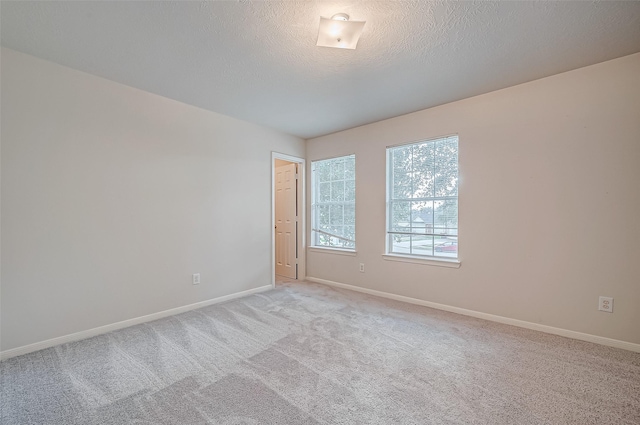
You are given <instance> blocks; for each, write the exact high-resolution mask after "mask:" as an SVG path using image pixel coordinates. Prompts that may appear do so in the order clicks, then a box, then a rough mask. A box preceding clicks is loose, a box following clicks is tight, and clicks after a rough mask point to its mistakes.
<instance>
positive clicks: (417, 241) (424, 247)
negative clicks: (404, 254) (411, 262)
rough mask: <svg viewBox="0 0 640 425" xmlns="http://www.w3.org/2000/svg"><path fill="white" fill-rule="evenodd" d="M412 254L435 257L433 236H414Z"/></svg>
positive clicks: (412, 238) (412, 237)
mask: <svg viewBox="0 0 640 425" xmlns="http://www.w3.org/2000/svg"><path fill="white" fill-rule="evenodd" d="M411 254H413V255H433V236H424V235H412V236H411Z"/></svg>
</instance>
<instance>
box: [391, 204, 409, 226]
mask: <svg viewBox="0 0 640 425" xmlns="http://www.w3.org/2000/svg"><path fill="white" fill-rule="evenodd" d="M410 220H411V202H410V201H395V202H393V204H392V207H391V223H390V224H391V229H390V230H392V231H394V232H409V231H410V225H411V223H410Z"/></svg>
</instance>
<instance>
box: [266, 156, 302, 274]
mask: <svg viewBox="0 0 640 425" xmlns="http://www.w3.org/2000/svg"><path fill="white" fill-rule="evenodd" d="M271 168H272V173H271V175H272V188H271V191H272V197H271V200H272V208H271V209H272V257H271V258H272V285H273V286H275V282H276V279H278V280H292V279H293V280H297V279H301V278H302V277H303V276H304V251H303V248H304V243H303V241H304V217H305V215H304V196H303V194H304V159H302V158H297V157H292V156H290V155H285V154H280V153H277V152H273V153H272V158H271Z"/></svg>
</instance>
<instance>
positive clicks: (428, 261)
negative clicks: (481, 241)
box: [382, 133, 462, 269]
mask: <svg viewBox="0 0 640 425" xmlns="http://www.w3.org/2000/svg"><path fill="white" fill-rule="evenodd" d="M454 136H455V137H457V138H458V142H459V137H460V136H459V135H458V133H452V134H447V135H444V136H438V137H433V138H429V139H421V140H414V141H412V142H403V143H398V144H396V145H389V146H387V147H386V149H385V151H386V155H385V170H386V171H385V180H386V181H385V187H386V189H385V191H386V194H385V199H386V203H385V210H386V211H385V215H386V218H385V230H384V234H385V242H384V244H385V246H384V249H385V253H384V254H382V258H384V259H385V260H390V261H400V262H405V263H414V264H424V265H430V266H439V267H450V268H456V269H457V268H459V267H460V265H461V264H462V262H461V261H460V256H458V257H456V258H448V257H436V256H434V255H411V254H400V253H396V252H390V247H389V240H390V238H389V219H390V216H389V195H390V193H389V192H390V187H389V183H390V182H389V172H390V170H389V150H390V149H394V148H399V147H402V146H408V145H415V144H418V143H429V142H434V141H436V140H440V139H446V138H448V137H454ZM459 149H460V144H459V143H458V152H459ZM459 164H460V161H459V160H458V173H459V172H460V166H459ZM459 196H460V195H459V194H458V196H457V197H456V199H458V200H459ZM459 227H460V219H459V218H458V229H459ZM458 240H460V237H459V232H458Z"/></svg>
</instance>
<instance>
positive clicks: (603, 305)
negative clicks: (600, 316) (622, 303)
mask: <svg viewBox="0 0 640 425" xmlns="http://www.w3.org/2000/svg"><path fill="white" fill-rule="evenodd" d="M598 310H600V311H606V312H607V313H613V298H610V297H600V300H599V301H598Z"/></svg>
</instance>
